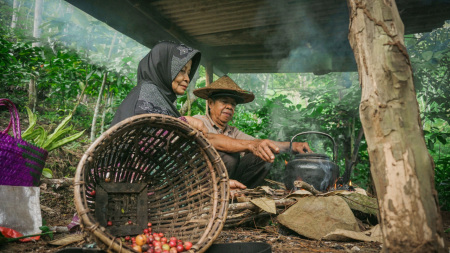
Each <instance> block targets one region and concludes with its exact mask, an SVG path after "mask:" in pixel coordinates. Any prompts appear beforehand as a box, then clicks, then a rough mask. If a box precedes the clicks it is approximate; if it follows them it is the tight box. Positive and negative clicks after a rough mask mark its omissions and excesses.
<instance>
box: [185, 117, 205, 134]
mask: <svg viewBox="0 0 450 253" xmlns="http://www.w3.org/2000/svg"><path fill="white" fill-rule="evenodd" d="M184 117H185V118H186V120H187V121H188V123H189V125H190V126H192V127H193V128H195V129H197V130H198V131H200V132H202V133H203V135H205V136H208V132H209V131H208V128H206V126H205V124H204V123H203V121H201V120H199V119H196V118H194V117H191V116H184Z"/></svg>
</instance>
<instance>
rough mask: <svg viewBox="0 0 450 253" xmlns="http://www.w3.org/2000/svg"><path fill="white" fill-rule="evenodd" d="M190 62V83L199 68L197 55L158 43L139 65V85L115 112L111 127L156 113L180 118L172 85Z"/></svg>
mask: <svg viewBox="0 0 450 253" xmlns="http://www.w3.org/2000/svg"><path fill="white" fill-rule="evenodd" d="M189 60H192V66H191V72H190V73H189V78H190V79H191V80H192V77H193V76H194V74H195V72H196V71H197V68H198V66H199V64H200V52H199V51H198V50H196V49H193V48H190V47H188V46H185V45H183V44H176V43H173V42H161V43H159V44H157V45H155V46H154V47H153V49H152V50H151V51H150V53H148V54H147V55H146V56H145V57H144V58H143V59H142V60H141V61H140V62H139V67H138V72H137V78H138V85H137V86H136V87H134V88H133V90H131V92H130V93H129V94H128V96H127V97H126V98H125V100H124V101H123V102H122V104H120V106H119V108H118V109H117V112H116V114H115V115H114V119H113V120H112V122H111V125H110V126H113V125H115V124H117V123H118V122H120V121H122V120H124V119H126V118H128V117H132V116H134V115H137V114H143V113H159V114H165V115H170V116H174V117H180V116H181V115H180V113H179V112H178V110H177V108H176V106H175V101H176V99H177V95H176V94H175V92H174V91H173V89H172V81H173V80H174V79H175V77H176V76H177V75H178V73H179V72H180V70H181V69H182V68H183V67H184V66H185V65H186V63H187V62H188V61H189Z"/></svg>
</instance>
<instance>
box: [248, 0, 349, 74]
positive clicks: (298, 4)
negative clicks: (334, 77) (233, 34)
mask: <svg viewBox="0 0 450 253" xmlns="http://www.w3.org/2000/svg"><path fill="white" fill-rule="evenodd" d="M341 2H342V3H341V4H340V5H339V8H334V7H335V6H334V5H333V8H330V7H328V6H326V5H322V4H318V3H315V2H314V1H310V2H309V3H305V2H304V1H291V2H288V1H269V0H267V1H266V4H267V5H268V6H269V8H270V12H274V13H275V15H274V16H276V19H277V20H276V21H277V23H279V24H280V25H276V29H277V30H276V31H273V32H269V33H267V31H262V30H261V31H256V32H255V33H254V34H253V35H254V36H258V37H264V38H266V40H265V43H264V44H265V47H266V48H268V49H270V50H271V52H272V57H273V58H275V59H280V60H279V61H278V63H277V66H278V72H281V73H283V72H284V73H289V72H294V73H295V72H315V73H316V74H325V73H328V72H331V71H333V69H338V68H339V67H341V68H342V67H343V68H344V69H345V68H348V69H351V68H352V67H354V69H355V70H356V65H355V64H354V59H353V52H352V50H351V48H350V44H349V42H348V39H347V32H348V14H347V13H348V10H347V3H346V2H345V1H341ZM322 13H326V14H322ZM258 15H259V16H257V18H255V20H258V22H259V23H261V24H263V25H270V24H269V23H268V22H274V21H271V19H273V18H274V17H270V18H264V15H267V9H262V7H261V8H260V10H259V12H258ZM263 32H264V33H266V34H264V35H263V34H260V33H263ZM348 59H350V62H347V61H348ZM343 62H344V63H345V64H347V65H348V66H341V65H340V64H342V63H343Z"/></svg>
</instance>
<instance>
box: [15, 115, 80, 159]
mask: <svg viewBox="0 0 450 253" xmlns="http://www.w3.org/2000/svg"><path fill="white" fill-rule="evenodd" d="M26 109H27V113H28V119H29V122H30V126H29V127H28V128H27V129H26V130H25V132H24V133H23V134H22V138H23V139H24V140H28V141H30V142H33V143H35V144H36V145H37V146H38V147H40V148H43V149H45V150H47V151H48V152H50V151H52V150H54V149H56V148H59V147H61V146H64V145H66V144H68V143H70V142H72V141H75V140H76V139H78V138H79V137H81V136H82V135H83V133H84V131H80V132H75V133H72V132H73V127H72V126H70V127H67V124H68V123H69V122H70V120H71V119H72V113H69V115H68V116H67V117H66V118H64V119H63V121H61V123H60V124H59V125H58V126H57V127H56V128H55V130H54V131H53V132H52V133H51V134H49V133H48V132H47V131H46V130H45V129H44V128H43V127H40V126H39V127H37V128H36V129H35V126H36V121H37V116H36V115H35V114H33V112H32V111H31V110H30V108H28V107H26ZM68 134H71V135H68Z"/></svg>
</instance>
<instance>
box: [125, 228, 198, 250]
mask: <svg viewBox="0 0 450 253" xmlns="http://www.w3.org/2000/svg"><path fill="white" fill-rule="evenodd" d="M147 225H148V228H146V229H144V231H143V233H142V234H140V235H137V236H136V237H130V236H125V238H123V240H124V241H125V243H128V244H130V246H131V247H132V248H133V249H134V250H136V251H137V252H144V253H145V252H147V253H178V252H184V251H187V250H190V249H191V247H192V243H191V242H188V241H185V242H183V241H182V240H179V239H177V238H176V237H170V239H167V237H165V236H164V234H163V233H156V232H153V233H152V223H151V222H149V223H148V224H147Z"/></svg>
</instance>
